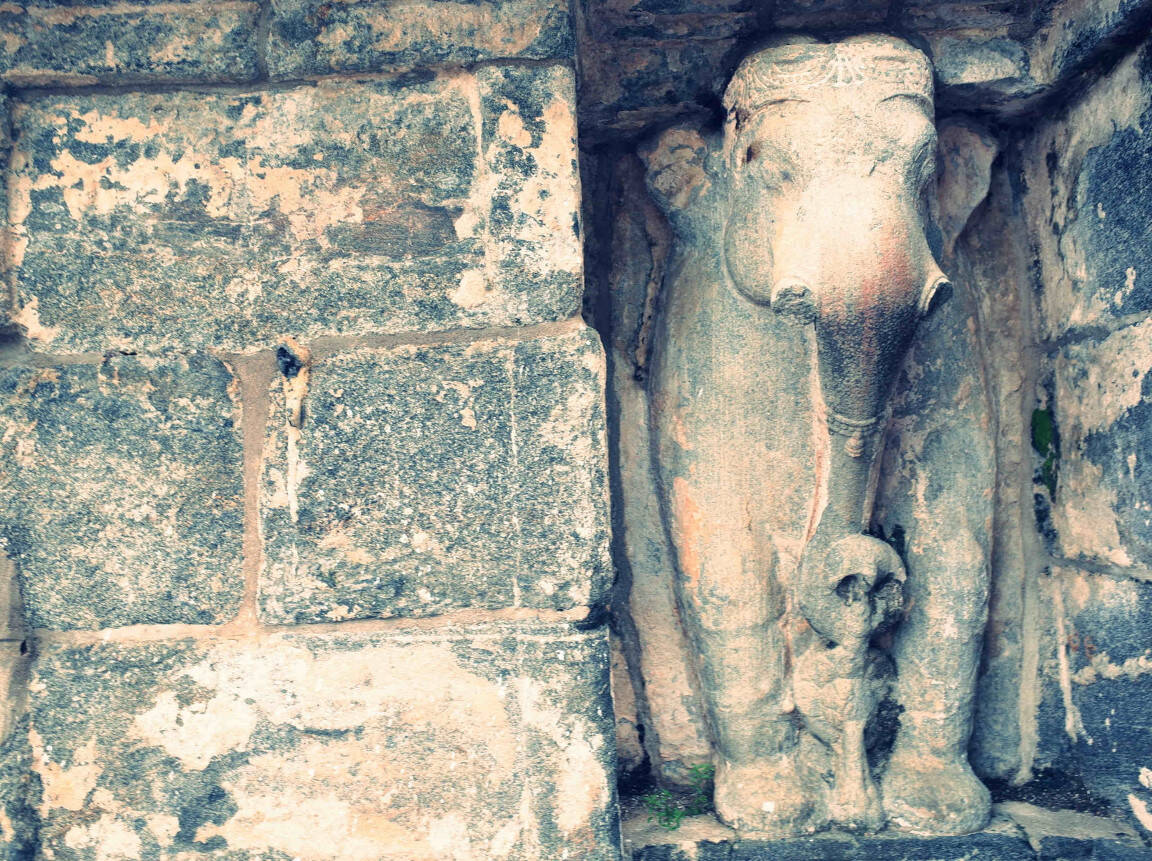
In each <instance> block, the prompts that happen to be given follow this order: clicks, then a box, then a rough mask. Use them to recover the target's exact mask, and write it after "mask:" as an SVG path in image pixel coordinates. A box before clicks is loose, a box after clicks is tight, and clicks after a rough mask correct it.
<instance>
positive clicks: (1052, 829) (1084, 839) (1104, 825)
mask: <svg viewBox="0 0 1152 861" xmlns="http://www.w3.org/2000/svg"><path fill="white" fill-rule="evenodd" d="M993 810H994V812H995V813H996V814H997V815H999V816H1004V817H1007V818H1010V819H1011V820H1012V821H1013V822H1014V823H1015V824H1016V825H1017V826H1019V827H1020V828H1022V829H1023V830H1024V833H1025V834H1026V835H1027V837H1028V842H1029V843H1030V844H1031V845H1032V848H1034V849H1035V850H1036V854H1037V857H1038V858H1039V859H1041V861H1057V860H1058V859H1059V861H1077V860H1078V859H1090V858H1091V859H1096V861H1103V859H1116V861H1120V859H1122V858H1132V859H1134V861H1135V859H1141V861H1143V859H1146V858H1149V857H1152V849H1148V848H1146V847H1145V846H1144V844H1143V842H1142V841H1141V839H1140V836H1139V834H1137V833H1136V831H1135V830H1134V829H1133V828H1132V827H1131V826H1129V825H1128V824H1127V823H1123V822H1120V821H1118V820H1115V819H1106V818H1104V817H1102V816H1092V815H1090V814H1086V813H1080V812H1078V811H1075V810H1064V809H1058V808H1056V809H1049V808H1042V807H1037V806H1035V805H1033V804H1026V803H1024V802H1020V801H1008V802H1003V803H1001V804H997V805H995V806H994V807H993ZM1127 853H1134V854H1127ZM1141 853H1143V854H1141Z"/></svg>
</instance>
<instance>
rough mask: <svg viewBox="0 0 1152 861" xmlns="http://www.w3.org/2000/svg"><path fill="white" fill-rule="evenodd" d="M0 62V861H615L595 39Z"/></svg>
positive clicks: (239, 13)
mask: <svg viewBox="0 0 1152 861" xmlns="http://www.w3.org/2000/svg"><path fill="white" fill-rule="evenodd" d="M0 32H2V35H3V38H2V39H0V78H2V79H3V81H4V82H5V84H6V88H7V96H6V100H5V102H4V106H5V125H4V128H5V130H6V131H5V135H6V137H5V141H6V148H7V149H8V150H9V156H8V158H7V160H6V164H7V169H6V170H5V171H4V180H5V183H6V185H5V189H6V193H5V194H4V195H3V200H4V201H5V204H6V211H7V214H8V221H7V230H6V234H5V235H6V240H5V252H6V254H5V268H6V272H7V277H8V285H9V301H10V317H11V320H12V322H13V325H12V327H11V331H10V332H9V335H8V337H7V340H6V341H5V349H4V363H3V364H4V368H3V373H2V376H0V426H2V431H0V438H2V442H0V509H2V515H0V534H2V537H3V541H4V546H5V549H6V550H7V553H8V555H9V558H10V559H11V561H12V563H13V565H14V569H15V572H17V573H18V583H19V589H15V588H11V589H9V588H8V587H7V585H6V587H5V590H6V591H5V595H8V596H10V597H11V598H12V600H10V601H8V602H7V603H8V605H9V606H10V607H11V609H10V611H6V613H5V615H4V619H5V628H4V632H3V635H2V636H3V640H2V642H0V646H2V648H3V650H4V659H3V667H4V670H3V673H4V685H5V687H6V688H7V689H10V693H9V696H8V698H7V704H8V705H7V711H6V713H5V715H4V719H3V723H2V727H0V729H2V730H3V745H4V749H5V752H6V756H5V759H4V769H3V771H2V772H0V804H2V806H3V810H2V811H0V845H3V847H4V849H3V856H4V857H8V858H14V859H15V858H31V857H46V858H57V859H68V858H75V859H113V858H141V859H143V858H149V859H152V858H182V859H191V858H209V857H211V858H225V857H226V858H261V859H273V858H282V859H290V858H308V859H322V858H333V859H336V858H339V859H356V858H363V859H380V858H395V859H416V858H427V859H432V858H435V859H446V858H454V859H498V858H507V859H525V861H528V859H537V858H554V859H561V858H568V859H600V858H603V859H615V858H617V857H618V851H619V850H618V844H619V837H618V826H617V814H616V800H615V785H614V780H613V774H614V771H615V751H614V745H613V742H612V706H611V700H610V695H609V690H608V664H609V659H608V643H607V638H606V633H605V630H604V628H603V627H601V626H600V624H599V621H598V619H599V614H598V613H597V611H596V609H595V608H597V607H598V605H600V604H601V603H602V602H603V600H604V595H605V592H606V589H607V588H608V586H609V584H610V582H611V566H610V564H609V562H608V560H607V555H606V553H607V540H608V521H607V496H606V477H605V476H606V451H605V433H604V424H605V423H604V407H603V384H604V360H603V354H602V350H601V347H600V343H599V339H598V338H597V337H596V336H595V334H594V333H592V332H591V331H590V330H589V329H587V328H586V327H585V326H584V324H583V323H582V322H581V319H580V317H579V310H580V301H581V295H582V290H583V273H582V238H581V222H580V216H579V203H580V191H579V179H578V171H577V150H576V117H575V86H574V59H575V54H574V39H573V35H572V29H571V25H570V21H569V16H568V10H567V6H566V4H563V3H553V2H548V0H508V2H483V3H475V4H470V3H453V2H446V0H445V2H439V0H431V2H424V3H413V4H406V5H403V6H396V5H395V4H391V3H387V2H364V3H347V4H344V3H338V4H320V3H311V2H279V0H277V2H272V3H256V2H247V0H237V2H231V0H229V2H199V0H194V2H176V3H164V4H154V3H149V2H142V3H139V4H119V3H118V4H104V3H99V2H96V3H92V4H88V5H65V6H62V5H60V4H57V3H44V4H32V3H30V4H26V5H21V6H10V7H8V8H6V9H5V10H3V11H2V12H0ZM5 576H6V577H7V579H6V580H5V581H4V582H5V583H6V584H7V583H8V582H9V581H11V580H12V576H13V572H11V571H8V572H7V574H6V575H5ZM20 598H22V601H23V607H21V603H20Z"/></svg>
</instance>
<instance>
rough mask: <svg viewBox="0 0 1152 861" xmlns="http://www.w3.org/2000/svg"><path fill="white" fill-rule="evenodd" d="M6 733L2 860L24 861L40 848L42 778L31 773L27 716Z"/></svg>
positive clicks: (0, 752)
mask: <svg viewBox="0 0 1152 861" xmlns="http://www.w3.org/2000/svg"><path fill="white" fill-rule="evenodd" d="M7 730H8V732H7V735H5V736H4V738H3V740H2V741H0V858H4V859H6V861H24V859H29V858H35V857H36V850H37V848H38V846H39V840H38V829H39V825H40V823H39V817H38V815H37V811H36V808H35V803H36V800H37V799H38V797H39V794H40V786H39V778H38V777H36V776H35V775H34V774H33V773H32V748H31V746H30V745H29V744H28V718H27V716H26V715H25V716H23V717H22V718H21V719H20V720H19V721H18V722H17V723H16V724H15V725H13V726H9V727H8V728H7Z"/></svg>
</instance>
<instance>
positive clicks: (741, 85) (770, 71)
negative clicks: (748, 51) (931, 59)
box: [724, 37, 932, 113]
mask: <svg viewBox="0 0 1152 861" xmlns="http://www.w3.org/2000/svg"><path fill="white" fill-rule="evenodd" d="M817 87H866V88H868V89H870V90H873V91H875V94H876V96H877V101H879V100H880V99H883V98H887V97H889V96H894V95H909V96H919V97H922V98H924V99H926V100H927V101H928V103H929V104H931V103H932V67H931V66H930V65H929V63H928V60H927V58H926V57H925V56H924V55H923V54H922V53H920V52H919V51H917V50H916V49H915V48H913V47H911V46H910V45H908V44H906V43H904V42H900V41H898V40H896V39H891V40H888V39H877V38H876V37H871V38H868V39H861V40H852V39H849V40H847V41H844V42H836V43H833V44H821V43H818V42H808V41H796V42H787V43H784V44H780V45H774V46H771V47H768V48H764V49H763V50H760V51H757V52H756V53H754V54H752V55H750V56H748V57H746V58H745V59H744V61H743V62H742V63H741V64H740V66H739V68H737V69H736V74H735V75H733V76H732V82H731V83H730V84H729V85H728V89H727V90H726V91H725V93H724V107H725V108H726V109H727V110H728V111H736V110H739V111H741V112H743V113H753V112H755V111H757V110H759V109H761V108H763V107H766V106H767V105H769V104H771V103H772V102H775V101H780V100H782V99H789V98H795V97H796V96H797V95H799V94H802V93H804V92H805V91H807V90H812V89H816V88H817Z"/></svg>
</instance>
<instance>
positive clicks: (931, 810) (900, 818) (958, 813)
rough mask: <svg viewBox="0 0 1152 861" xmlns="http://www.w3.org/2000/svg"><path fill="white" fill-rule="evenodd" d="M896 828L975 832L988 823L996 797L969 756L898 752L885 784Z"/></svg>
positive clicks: (926, 832) (937, 832)
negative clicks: (976, 773) (975, 768)
mask: <svg viewBox="0 0 1152 861" xmlns="http://www.w3.org/2000/svg"><path fill="white" fill-rule="evenodd" d="M882 793H883V798H884V812H885V813H886V814H887V816H888V820H889V824H890V825H891V827H893V828H895V829H898V830H900V831H908V832H911V833H913V834H924V835H955V834H971V833H972V832H973V831H979V830H980V829H981V828H983V827H984V826H985V825H987V824H988V817H989V811H990V807H991V798H990V796H989V794H988V789H987V787H985V786H984V784H983V783H981V782H980V780H979V778H977V777H976V775H975V774H974V773H973V772H972V768H971V766H969V765H968V762H967V760H966V758H965V757H964V756H963V754H960V755H951V756H945V755H940V754H938V753H933V752H930V751H923V750H914V749H910V748H906V749H903V750H902V749H900V747H899V743H897V749H896V750H895V751H893V753H892V759H891V761H890V762H889V763H888V770H887V772H886V773H885V775H884V779H883V782H882Z"/></svg>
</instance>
